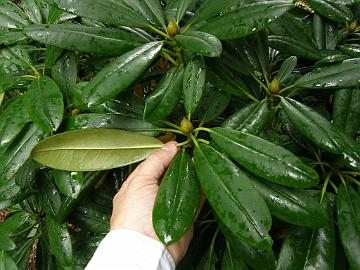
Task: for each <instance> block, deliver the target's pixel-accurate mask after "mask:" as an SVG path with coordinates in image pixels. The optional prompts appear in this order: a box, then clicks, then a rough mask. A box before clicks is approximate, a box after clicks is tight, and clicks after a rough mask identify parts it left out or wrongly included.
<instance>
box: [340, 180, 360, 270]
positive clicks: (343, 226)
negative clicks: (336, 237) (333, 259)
mask: <svg viewBox="0 0 360 270" xmlns="http://www.w3.org/2000/svg"><path fill="white" fill-rule="evenodd" d="M336 204H337V221H338V226H339V233H340V239H341V243H342V245H343V247H344V250H345V254H346V257H347V259H348V262H349V264H350V266H351V269H358V268H359V267H360V196H359V194H358V193H357V192H356V191H355V190H354V189H352V188H351V187H350V186H347V187H345V186H343V185H341V186H340V187H339V190H338V194H337V202H336Z"/></svg>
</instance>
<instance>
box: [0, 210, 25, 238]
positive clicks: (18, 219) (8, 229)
mask: <svg viewBox="0 0 360 270" xmlns="http://www.w3.org/2000/svg"><path fill="white" fill-rule="evenodd" d="M29 218H30V215H29V214H28V213H27V212H24V211H21V212H18V213H15V214H13V215H11V216H9V217H7V218H6V219H5V220H4V221H3V222H2V223H1V226H0V235H1V234H9V233H12V232H15V231H16V230H17V229H18V228H19V227H21V226H22V225H24V224H25V223H26V222H27V221H28V220H29Z"/></svg>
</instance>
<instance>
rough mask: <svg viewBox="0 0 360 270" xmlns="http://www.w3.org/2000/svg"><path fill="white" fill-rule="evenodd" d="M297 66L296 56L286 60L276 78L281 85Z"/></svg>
mask: <svg viewBox="0 0 360 270" xmlns="http://www.w3.org/2000/svg"><path fill="white" fill-rule="evenodd" d="M296 65H297V57H296V56H290V57H289V58H287V59H286V60H285V61H284V63H282V65H281V67H280V70H279V72H278V74H277V78H278V80H279V82H281V83H283V82H285V81H286V80H287V79H288V78H289V76H290V75H291V74H292V73H293V71H294V69H295V67H296Z"/></svg>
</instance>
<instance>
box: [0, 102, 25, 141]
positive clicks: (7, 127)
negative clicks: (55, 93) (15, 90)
mask: <svg viewBox="0 0 360 270" xmlns="http://www.w3.org/2000/svg"><path fill="white" fill-rule="evenodd" d="M29 121H30V118H29V115H28V113H27V111H26V107H25V103H24V98H23V97H19V98H17V99H16V100H14V101H13V102H12V103H10V105H8V106H7V107H6V109H5V110H4V111H3V112H2V114H0V147H2V146H6V145H8V144H10V143H11V142H12V141H13V140H14V139H15V138H16V136H17V135H18V134H19V133H20V132H21V130H22V129H23V128H24V126H25V124H26V123H27V122H29Z"/></svg>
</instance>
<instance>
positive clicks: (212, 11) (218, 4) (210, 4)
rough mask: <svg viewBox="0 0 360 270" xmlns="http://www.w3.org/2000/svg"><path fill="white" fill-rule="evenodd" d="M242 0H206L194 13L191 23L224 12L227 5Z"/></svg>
mask: <svg viewBox="0 0 360 270" xmlns="http://www.w3.org/2000/svg"><path fill="white" fill-rule="evenodd" d="M239 2H240V0H223V1H218V0H205V1H203V3H202V5H201V6H200V7H199V8H198V9H197V11H196V13H195V14H194V16H193V18H192V20H191V22H190V23H191V24H197V23H199V22H203V21H206V20H208V19H210V18H212V17H214V16H215V15H217V14H220V13H221V12H223V11H224V10H225V9H226V8H227V7H229V6H231V5H235V4H237V3H239Z"/></svg>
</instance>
